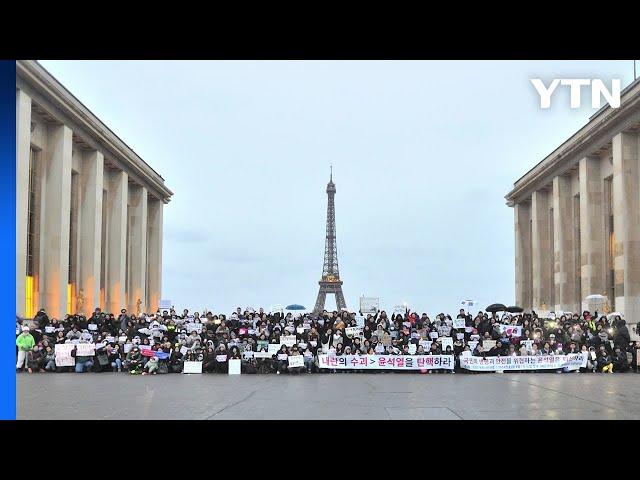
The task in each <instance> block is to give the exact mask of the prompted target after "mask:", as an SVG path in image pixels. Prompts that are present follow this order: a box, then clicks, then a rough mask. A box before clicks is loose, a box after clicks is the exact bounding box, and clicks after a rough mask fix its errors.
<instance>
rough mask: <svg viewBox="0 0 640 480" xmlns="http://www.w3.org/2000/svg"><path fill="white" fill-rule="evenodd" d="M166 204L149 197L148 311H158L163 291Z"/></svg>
mask: <svg viewBox="0 0 640 480" xmlns="http://www.w3.org/2000/svg"><path fill="white" fill-rule="evenodd" d="M163 206H164V203H163V202H162V200H158V199H157V198H151V197H149V205H148V217H147V222H148V225H149V230H148V232H149V236H148V238H147V241H148V242H149V250H148V251H149V255H148V258H147V263H148V272H149V276H148V278H147V282H149V285H148V292H149V297H148V298H147V306H146V307H147V311H148V312H154V313H155V311H156V310H157V309H158V303H159V302H160V295H161V291H162V207H163Z"/></svg>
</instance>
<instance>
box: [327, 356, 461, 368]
mask: <svg viewBox="0 0 640 480" xmlns="http://www.w3.org/2000/svg"><path fill="white" fill-rule="evenodd" d="M318 366H319V367H320V368H336V369H346V370H348V369H353V370H432V369H433V370H437V369H445V370H453V367H454V366H455V362H454V360H453V355H341V356H334V355H318Z"/></svg>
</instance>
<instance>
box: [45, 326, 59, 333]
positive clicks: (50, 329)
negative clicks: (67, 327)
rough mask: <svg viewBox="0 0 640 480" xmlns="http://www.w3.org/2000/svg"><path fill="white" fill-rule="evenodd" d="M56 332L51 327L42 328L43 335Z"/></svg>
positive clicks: (54, 328)
mask: <svg viewBox="0 0 640 480" xmlns="http://www.w3.org/2000/svg"><path fill="white" fill-rule="evenodd" d="M55 331H56V327H52V326H51V325H47V326H46V327H44V333H53V332H55Z"/></svg>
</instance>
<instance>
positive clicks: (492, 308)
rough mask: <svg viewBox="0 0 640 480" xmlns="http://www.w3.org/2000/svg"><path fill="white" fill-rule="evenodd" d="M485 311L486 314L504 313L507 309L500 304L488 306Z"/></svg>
mask: <svg viewBox="0 0 640 480" xmlns="http://www.w3.org/2000/svg"><path fill="white" fill-rule="evenodd" d="M485 310H486V311H487V312H491V313H494V312H504V311H506V310H507V307H506V306H505V305H503V304H501V303H493V304H491V305H489V306H488V307H487V308H485Z"/></svg>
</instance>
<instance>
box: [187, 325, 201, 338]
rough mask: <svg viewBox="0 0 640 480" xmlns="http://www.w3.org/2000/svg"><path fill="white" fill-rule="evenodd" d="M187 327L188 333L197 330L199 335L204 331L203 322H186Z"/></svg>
mask: <svg viewBox="0 0 640 480" xmlns="http://www.w3.org/2000/svg"><path fill="white" fill-rule="evenodd" d="M185 328H186V330H187V333H191V332H196V333H197V334H198V335H200V334H201V333H202V324H201V323H194V322H191V323H187V324H185Z"/></svg>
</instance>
